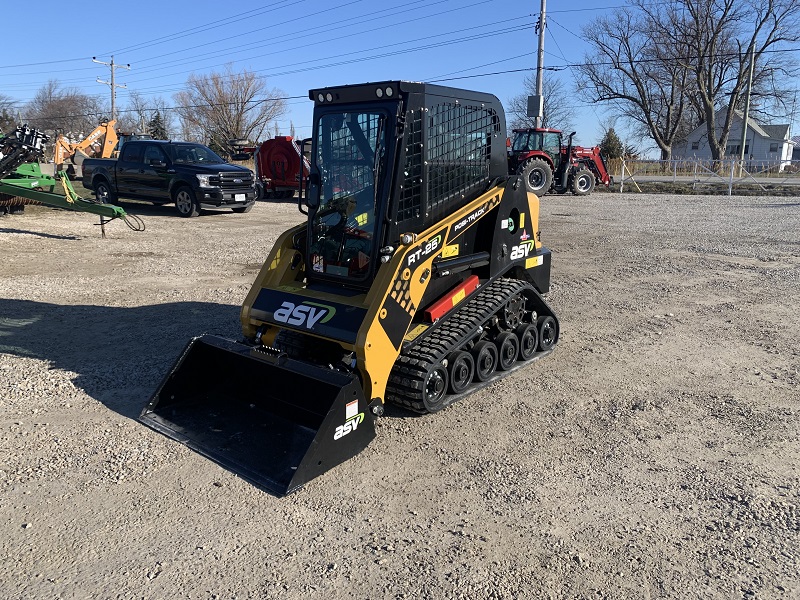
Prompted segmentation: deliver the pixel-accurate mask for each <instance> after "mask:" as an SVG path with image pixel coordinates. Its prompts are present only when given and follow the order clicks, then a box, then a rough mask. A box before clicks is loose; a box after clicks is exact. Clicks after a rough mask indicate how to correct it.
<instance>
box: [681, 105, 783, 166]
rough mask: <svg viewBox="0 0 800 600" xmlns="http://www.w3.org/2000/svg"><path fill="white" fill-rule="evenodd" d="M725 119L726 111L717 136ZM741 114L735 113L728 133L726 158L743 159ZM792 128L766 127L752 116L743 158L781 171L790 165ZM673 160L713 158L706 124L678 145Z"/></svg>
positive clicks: (719, 118)
mask: <svg viewBox="0 0 800 600" xmlns="http://www.w3.org/2000/svg"><path fill="white" fill-rule="evenodd" d="M724 118H725V111H724V109H720V110H719V111H717V119H716V121H717V137H719V132H720V130H721V128H722V126H721V124H720V123H721V121H722V120H724ZM743 120H744V118H743V115H742V113H741V112H739V111H736V112H735V113H734V116H733V124H732V125H731V130H730V133H729V134H728V144H727V146H726V148H725V158H727V159H737V158H739V157H740V156H741V148H742V146H741V143H742V122H743ZM790 130H791V125H788V124H787V125H764V124H762V123H758V122H757V121H755V120H754V119H753V118H752V117H751V118H748V119H747V136H746V140H747V141H746V142H745V146H744V157H745V160H748V161H756V162H760V163H769V164H774V165H779V166H780V168H781V169H783V167H784V166H786V165H788V164H790V161H791V160H792V151H793V150H794V146H795V141H794V140H793V139H791V138H790V137H789V133H790ZM672 157H673V158H700V159H708V160H710V159H711V148H709V145H708V133H707V132H706V126H705V124H703V125H701V126H700V127H698V128H697V129H695V130H694V131H692V133H690V134H689V135H688V136H687V138H686V140H684V141H681V142H677V143H676V144H675V145H674V146H673V148H672Z"/></svg>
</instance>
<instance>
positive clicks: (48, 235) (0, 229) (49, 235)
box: [0, 227, 81, 240]
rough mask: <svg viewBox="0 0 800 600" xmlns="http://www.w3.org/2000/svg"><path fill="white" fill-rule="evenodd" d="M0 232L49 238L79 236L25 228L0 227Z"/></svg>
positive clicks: (66, 238)
mask: <svg viewBox="0 0 800 600" xmlns="http://www.w3.org/2000/svg"><path fill="white" fill-rule="evenodd" d="M0 233H17V234H23V235H35V236H36V237H42V238H49V239H51V240H79V239H81V238H79V237H77V236H74V235H55V234H52V233H42V232H41V231H29V230H27V229H9V228H7V227H0Z"/></svg>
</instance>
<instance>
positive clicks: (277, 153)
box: [255, 135, 309, 198]
mask: <svg viewBox="0 0 800 600" xmlns="http://www.w3.org/2000/svg"><path fill="white" fill-rule="evenodd" d="M308 168H309V165H308V160H306V158H305V157H304V156H303V154H302V153H301V151H300V147H299V145H298V142H297V141H295V140H294V139H292V137H291V136H288V135H279V136H276V137H275V138H273V139H271V140H266V141H265V142H263V143H261V144H260V145H259V146H258V147H257V148H256V153H255V170H256V179H257V180H258V181H259V182H260V183H261V186H262V188H263V192H264V194H263V196H264V197H265V198H291V197H292V196H294V193H295V192H296V191H298V190H299V189H300V181H301V169H302V178H303V179H305V178H306V177H308Z"/></svg>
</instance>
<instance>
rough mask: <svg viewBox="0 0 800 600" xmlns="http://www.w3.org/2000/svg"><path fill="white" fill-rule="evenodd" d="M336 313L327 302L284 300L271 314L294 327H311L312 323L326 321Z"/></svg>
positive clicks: (277, 319)
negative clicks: (298, 302) (299, 302)
mask: <svg viewBox="0 0 800 600" xmlns="http://www.w3.org/2000/svg"><path fill="white" fill-rule="evenodd" d="M335 314H336V309H335V308H333V307H332V306H328V305H327V304H317V303H316V302H304V303H303V304H297V305H295V304H294V303H292V302H284V303H283V304H281V307H280V308H279V309H278V310H276V311H275V313H274V314H273V315H272V316H273V317H274V318H275V320H276V321H280V322H281V323H286V324H287V325H294V326H295V327H302V326H303V325H305V326H306V329H313V327H314V325H316V324H317V323H318V322H319V323H327V322H328V321H330V320H331V319H332V318H333V315H335Z"/></svg>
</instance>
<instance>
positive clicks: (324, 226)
mask: <svg viewBox="0 0 800 600" xmlns="http://www.w3.org/2000/svg"><path fill="white" fill-rule="evenodd" d="M385 121H386V116H385V115H384V113H382V112H338V113H327V114H324V115H322V116H321V117H320V119H319V122H318V124H317V133H316V137H317V139H316V154H315V156H314V160H315V162H316V168H317V172H318V173H319V175H320V185H319V202H318V203H315V204H316V209H315V210H314V212H313V213H312V216H311V220H310V235H309V242H310V251H309V260H310V265H311V270H312V271H313V272H316V273H321V274H325V275H332V276H337V277H349V278H354V279H357V280H362V279H364V278H366V277H367V276H368V275H369V273H370V271H371V267H372V260H373V251H374V244H375V241H374V240H375V234H376V231H377V225H376V222H377V221H378V214H377V210H376V198H377V197H378V196H379V194H378V193H377V192H376V190H377V189H378V187H379V186H380V182H381V180H382V178H383V174H384V173H385V172H386V168H385V164H384V163H385V161H386V141H385V138H386V127H385Z"/></svg>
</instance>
